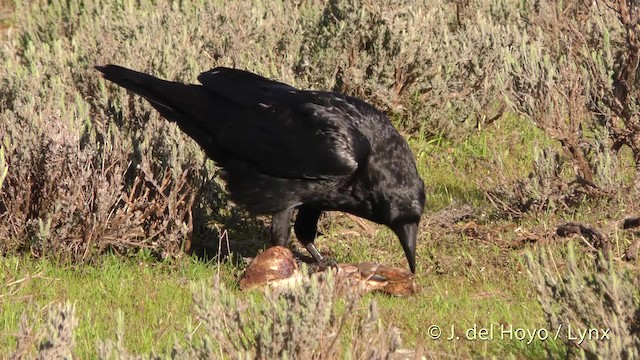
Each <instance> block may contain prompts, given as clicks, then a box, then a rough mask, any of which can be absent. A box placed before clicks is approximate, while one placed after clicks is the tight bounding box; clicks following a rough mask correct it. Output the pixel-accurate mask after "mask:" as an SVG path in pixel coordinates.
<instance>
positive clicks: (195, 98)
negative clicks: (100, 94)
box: [95, 65, 215, 156]
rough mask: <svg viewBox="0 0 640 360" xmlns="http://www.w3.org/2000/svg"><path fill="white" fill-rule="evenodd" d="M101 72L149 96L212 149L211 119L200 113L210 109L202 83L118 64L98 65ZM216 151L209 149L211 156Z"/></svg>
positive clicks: (193, 135)
mask: <svg viewBox="0 0 640 360" xmlns="http://www.w3.org/2000/svg"><path fill="white" fill-rule="evenodd" d="M95 68H96V70H98V71H100V72H101V73H102V76H103V77H104V78H105V79H107V80H109V81H112V82H114V83H116V84H118V85H120V86H122V87H124V88H126V89H128V90H130V91H132V92H134V93H136V94H138V95H140V96H142V97H143V98H145V99H147V100H148V101H149V103H151V105H152V106H153V107H154V108H155V109H156V110H158V112H160V114H161V115H162V116H163V117H164V118H166V119H168V120H170V121H173V122H176V123H177V124H178V126H179V127H180V128H181V129H182V131H184V132H185V133H187V135H189V136H190V137H191V138H193V139H194V140H196V142H198V143H199V144H200V145H201V146H202V147H204V148H205V149H206V150H207V152H208V153H209V152H211V149H210V148H211V147H210V146H207V145H210V144H211V142H212V136H215V135H214V134H215V130H214V129H211V128H208V126H207V123H208V121H203V119H200V116H198V115H199V114H202V113H207V112H203V111H198V110H202V109H201V108H202V107H203V106H208V104H209V103H210V102H211V101H204V100H203V99H202V97H203V95H204V94H203V92H202V87H201V86H198V85H187V84H183V83H179V82H172V81H167V80H163V79H159V78H156V77H154V76H151V75H148V74H145V73H141V72H138V71H134V70H130V69H127V68H123V67H121V66H118V65H106V66H96V67H95ZM212 155H213V154H211V153H209V156H212Z"/></svg>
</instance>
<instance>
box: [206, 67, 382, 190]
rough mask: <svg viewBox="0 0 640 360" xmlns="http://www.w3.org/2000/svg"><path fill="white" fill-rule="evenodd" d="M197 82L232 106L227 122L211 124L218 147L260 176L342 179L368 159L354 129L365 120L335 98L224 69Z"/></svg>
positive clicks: (365, 143) (367, 148) (365, 146)
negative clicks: (243, 162)
mask: <svg viewBox="0 0 640 360" xmlns="http://www.w3.org/2000/svg"><path fill="white" fill-rule="evenodd" d="M198 80H199V81H200V82H201V83H202V84H203V85H204V87H205V88H206V89H207V90H208V91H211V92H212V93H214V94H216V95H218V96H221V97H222V98H224V99H226V100H227V101H228V102H229V103H231V104H233V105H232V106H230V107H229V108H230V109H232V110H233V111H231V112H230V113H229V114H228V115H230V116H229V117H225V118H224V119H220V120H214V121H216V122H217V123H218V124H216V125H217V126H215V127H216V128H217V129H216V132H217V144H218V145H219V146H223V147H224V148H227V149H230V151H231V152H232V153H233V155H234V156H236V157H239V158H242V159H243V160H245V161H247V162H249V163H252V164H254V165H255V166H258V167H259V168H260V169H261V172H263V173H267V174H270V175H273V176H278V177H287V178H331V177H336V176H344V175H348V174H351V173H353V172H354V171H355V170H356V169H357V168H358V166H359V163H361V162H363V161H365V160H366V158H367V157H368V155H369V152H370V144H369V142H368V140H367V139H366V138H365V137H364V136H363V135H362V133H361V132H360V131H359V129H358V122H359V121H360V119H359V117H362V116H366V115H365V114H362V113H361V112H360V111H359V110H358V108H357V107H356V106H354V105H353V104H350V103H349V102H348V101H347V100H346V99H345V98H343V97H341V96H339V95H336V94H331V93H320V92H309V91H300V90H297V89H296V88H293V87H291V86H289V85H286V84H283V83H279V82H275V81H271V80H268V79H266V78H263V77H260V76H258V75H255V74H251V73H248V72H244V71H241V70H234V69H227V68H216V69H213V70H211V71H208V72H205V73H202V74H201V75H200V76H199V77H198ZM222 125H224V126H222Z"/></svg>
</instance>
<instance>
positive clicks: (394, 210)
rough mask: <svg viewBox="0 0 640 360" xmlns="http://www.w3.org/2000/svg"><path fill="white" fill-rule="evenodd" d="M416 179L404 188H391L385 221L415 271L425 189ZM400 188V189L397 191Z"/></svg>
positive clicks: (412, 270)
mask: <svg viewBox="0 0 640 360" xmlns="http://www.w3.org/2000/svg"><path fill="white" fill-rule="evenodd" d="M417 180H418V181H416V183H415V184H414V185H413V186H411V187H406V188H404V189H402V186H401V189H395V191H394V190H391V195H393V196H392V197H391V198H390V199H389V202H388V203H387V204H386V206H387V209H388V222H387V223H386V225H387V226H389V227H390V228H391V229H392V230H393V232H395V233H396V235H397V236H398V239H400V243H401V244H402V248H403V249H404V254H405V255H406V257H407V260H408V261H409V268H410V269H411V272H412V273H414V274H415V272H416V239H417V237H418V224H419V223H420V218H421V217H422V213H423V211H424V203H425V190H424V182H423V181H422V180H421V179H420V178H419V177H418V178H417ZM398 190H400V191H398Z"/></svg>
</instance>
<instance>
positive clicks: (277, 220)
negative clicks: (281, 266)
mask: <svg viewBox="0 0 640 360" xmlns="http://www.w3.org/2000/svg"><path fill="white" fill-rule="evenodd" d="M292 214H293V208H292V209H287V210H283V211H280V212H279V213H275V214H273V217H272V218H271V229H270V230H269V232H270V233H271V244H272V245H273V246H276V245H279V246H287V242H289V235H291V215H292Z"/></svg>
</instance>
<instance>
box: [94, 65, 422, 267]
mask: <svg viewBox="0 0 640 360" xmlns="http://www.w3.org/2000/svg"><path fill="white" fill-rule="evenodd" d="M96 69H97V70H99V71H100V72H102V75H103V77H104V78H105V79H108V80H110V81H113V82H114V83H116V84H118V85H120V86H122V87H124V88H126V89H129V90H130V91H132V92H134V93H136V94H138V95H140V96H142V97H144V98H145V99H147V100H148V101H149V102H150V103H151V105H152V106H153V107H154V108H155V109H156V110H158V111H159V112H160V114H161V115H162V116H163V117H165V118H167V119H168V120H170V121H174V122H176V123H177V124H178V126H179V127H180V128H181V129H182V131H184V132H185V133H187V134H188V135H189V136H190V137H191V138H193V139H194V140H195V141H196V142H198V144H200V146H201V147H202V148H203V149H204V151H205V152H206V153H207V156H209V157H210V158H211V159H213V160H214V161H215V162H216V163H217V165H218V166H220V167H221V168H222V169H223V179H224V180H225V181H226V182H227V185H228V190H229V192H230V195H231V199H233V200H234V201H235V202H236V203H237V204H239V205H241V206H243V207H245V208H246V209H247V210H248V211H249V212H251V213H253V214H271V215H273V219H272V222H271V230H270V231H271V242H272V244H273V245H282V246H284V245H286V243H287V242H288V240H289V235H290V232H291V223H290V221H291V217H292V214H293V211H294V209H298V214H297V217H296V220H295V223H294V231H295V234H296V236H297V237H298V240H299V241H300V242H301V243H302V244H303V245H304V246H305V247H306V249H307V250H308V251H309V253H310V254H311V255H312V256H313V257H314V259H315V260H316V261H318V262H320V261H322V260H323V258H322V256H321V255H320V253H319V252H318V250H317V249H316V247H315V245H314V244H313V241H314V239H315V237H316V230H317V222H318V218H319V217H320V215H321V214H322V212H323V211H344V212H348V213H351V214H354V215H356V216H360V217H363V218H365V219H369V220H371V221H374V222H376V223H379V224H384V225H387V226H388V227H389V228H391V229H392V230H393V231H394V232H395V233H396V235H397V236H398V238H399V239H400V243H402V247H403V249H404V253H405V255H406V257H407V260H408V261H409V267H410V268H411V271H412V272H413V273H415V267H416V265H415V246H416V236H417V232H418V223H419V221H420V217H421V215H422V212H423V210H424V205H425V189H424V182H423V181H422V179H420V177H419V176H418V171H417V169H416V163H415V160H414V157H413V153H412V152H411V150H410V149H409V146H408V144H407V142H406V141H405V140H404V139H403V138H402V136H400V134H399V133H398V131H397V130H396V129H395V128H394V127H393V125H391V122H390V121H389V119H388V118H387V117H386V116H385V115H384V114H383V113H382V112H380V111H379V110H377V109H376V108H374V107H373V106H371V105H369V104H367V103H365V102H364V101H361V100H359V99H356V98H352V97H349V96H345V95H340V94H337V93H332V92H321V91H304V90H298V89H296V88H294V87H291V86H289V85H287V84H283V83H280V82H276V81H272V80H269V79H266V78H264V77H261V76H258V75H256V74H253V73H250V72H247V71H242V70H237V69H229V68H223V67H218V68H215V69H213V70H210V71H207V72H204V73H202V74H200V76H198V80H199V81H200V83H201V84H202V85H194V84H183V83H178V82H170V81H165V80H162V79H158V78H156V77H153V76H150V75H147V74H144V73H140V72H137V71H133V70H129V69H126V68H123V67H120V66H116V65H107V66H96Z"/></svg>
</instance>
